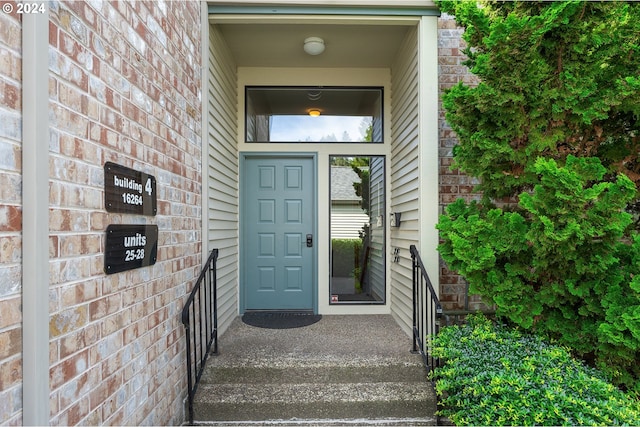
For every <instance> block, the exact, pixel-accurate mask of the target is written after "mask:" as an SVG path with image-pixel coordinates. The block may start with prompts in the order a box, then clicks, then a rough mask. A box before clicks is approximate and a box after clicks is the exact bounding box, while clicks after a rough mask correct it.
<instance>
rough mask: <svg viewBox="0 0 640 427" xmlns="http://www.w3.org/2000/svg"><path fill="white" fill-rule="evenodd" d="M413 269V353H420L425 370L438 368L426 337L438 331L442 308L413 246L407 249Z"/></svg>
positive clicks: (434, 334) (418, 254)
mask: <svg viewBox="0 0 640 427" xmlns="http://www.w3.org/2000/svg"><path fill="white" fill-rule="evenodd" d="M409 249H410V252H411V264H412V269H413V350H412V351H413V352H414V353H420V355H421V356H422V361H423V362H424V365H425V367H426V368H427V370H429V371H432V370H433V369H434V368H435V367H437V366H438V362H439V360H438V359H436V358H434V357H433V355H432V354H431V352H430V351H429V348H428V347H429V343H428V337H434V336H436V335H437V334H438V332H439V330H440V319H441V318H442V306H441V305H440V301H439V300H438V295H437V294H436V292H435V290H434V289H433V285H432V284H431V280H430V279H429V275H428V274H427V270H426V269H425V268H424V264H423V263H422V259H421V258H420V253H419V252H418V249H417V248H416V247H415V245H411V246H410V247H409Z"/></svg>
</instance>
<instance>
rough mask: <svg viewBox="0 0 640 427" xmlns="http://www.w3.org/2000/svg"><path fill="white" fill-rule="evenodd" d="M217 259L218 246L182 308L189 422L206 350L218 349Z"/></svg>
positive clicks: (210, 352) (205, 357)
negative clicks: (185, 347)
mask: <svg viewBox="0 0 640 427" xmlns="http://www.w3.org/2000/svg"><path fill="white" fill-rule="evenodd" d="M217 259H218V249H214V250H212V251H211V254H210V255H209V258H208V259H207V263H206V264H205V266H204V267H203V268H202V272H201V273H200V277H198V281H197V282H196V284H195V286H194V287H193V289H192V290H191V294H190V295H189V298H187V302H186V303H185V305H184V308H183V309H182V324H183V325H184V328H185V337H186V340H187V386H188V399H189V402H188V404H189V407H188V411H189V414H188V416H189V424H191V425H192V424H193V398H194V396H195V395H196V390H198V383H199V382H200V377H201V376H202V373H203V372H204V367H205V362H206V361H207V358H208V357H209V354H217V353H218V309H217V305H218V304H217V290H216V288H217V279H216V261H217ZM212 348H213V350H212Z"/></svg>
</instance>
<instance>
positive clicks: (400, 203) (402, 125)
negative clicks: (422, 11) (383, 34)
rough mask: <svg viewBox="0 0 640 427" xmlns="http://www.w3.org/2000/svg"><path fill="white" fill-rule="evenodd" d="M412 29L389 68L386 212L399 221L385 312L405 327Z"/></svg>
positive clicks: (415, 202)
mask: <svg viewBox="0 0 640 427" xmlns="http://www.w3.org/2000/svg"><path fill="white" fill-rule="evenodd" d="M417 35H418V28H412V29H411V30H410V31H409V32H408V33H407V36H406V38H405V40H404V42H403V44H402V47H401V49H400V51H399V53H398V56H397V57H396V61H395V63H394V64H393V66H392V68H391V141H392V145H391V182H390V190H391V206H390V211H391V212H400V213H401V214H402V223H401V226H400V227H398V228H392V229H391V247H392V248H400V253H399V261H398V262H395V263H391V264H390V265H391V284H390V285H391V312H392V314H393V315H394V316H395V317H396V319H397V320H398V322H399V323H400V325H401V326H402V327H403V328H405V330H407V331H409V330H410V325H411V323H412V303H411V301H412V295H411V294H412V289H411V284H412V271H411V255H410V253H409V246H410V245H413V244H415V245H418V243H419V242H418V236H419V232H420V201H419V200H420V173H419V151H420V147H419V141H420V135H419V130H420V126H419V120H420V116H419V111H420V109H419V99H420V97H419V90H420V85H419V72H418V66H419V52H418V37H417Z"/></svg>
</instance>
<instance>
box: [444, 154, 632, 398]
mask: <svg viewBox="0 0 640 427" xmlns="http://www.w3.org/2000/svg"><path fill="white" fill-rule="evenodd" d="M530 173H532V174H534V175H535V176H537V177H538V178H537V179H538V183H537V184H536V185H535V187H534V188H533V189H532V191H530V192H524V193H522V194H520V196H519V204H518V205H517V206H513V207H512V208H511V211H507V210H503V209H498V208H494V207H492V206H490V205H481V204H478V203H471V204H469V205H467V204H466V203H464V201H462V200H460V201H458V202H456V203H454V204H452V205H450V206H449V207H448V208H447V214H446V215H444V216H442V218H441V219H440V223H439V224H438V228H439V229H440V231H441V234H440V235H441V238H442V244H441V245H440V246H439V250H440V254H441V255H442V258H443V259H444V260H445V261H446V262H447V264H448V265H449V267H450V268H451V269H453V270H455V271H457V272H459V273H460V274H462V275H463V276H464V277H465V278H466V279H467V280H468V281H469V285H470V290H471V292H473V293H477V294H480V295H482V296H483V298H484V299H485V301H486V302H488V303H494V304H495V305H496V309H497V314H498V315H499V316H503V317H506V318H508V319H509V320H510V321H512V322H514V323H516V324H517V325H518V326H521V327H523V328H526V329H532V330H534V331H536V332H538V333H541V334H543V335H544V336H546V337H550V338H554V339H557V340H559V342H560V343H561V344H563V345H567V346H569V347H571V348H572V349H573V350H574V351H575V352H576V353H577V354H579V355H581V356H583V357H585V358H590V359H595V361H596V363H597V364H598V366H599V367H600V368H601V369H602V370H603V371H605V372H606V373H607V374H608V375H610V377H611V379H612V380H614V381H615V382H616V384H624V385H625V386H627V387H628V388H630V389H635V390H636V392H640V381H639V379H640V365H639V364H638V362H637V361H638V360H640V237H639V236H638V235H637V233H634V232H627V231H628V227H629V226H630V225H631V223H632V218H631V215H630V214H629V213H627V212H625V209H624V208H625V206H626V204H627V203H629V202H630V201H631V200H632V199H633V198H634V197H635V196H636V190H635V186H634V184H633V183H632V182H631V181H630V180H629V179H628V178H627V177H626V176H624V175H618V177H617V179H616V180H615V181H613V182H605V181H603V179H604V176H605V174H606V170H605V168H604V167H603V166H602V165H601V163H600V161H599V160H598V159H597V158H585V157H582V158H576V157H573V156H569V157H568V158H567V161H566V164H564V165H561V164H558V163H557V162H556V161H555V160H553V159H543V158H539V159H538V160H537V161H536V162H535V164H534V166H532V168H531V171H530ZM626 232H627V233H626ZM625 233H626V234H625Z"/></svg>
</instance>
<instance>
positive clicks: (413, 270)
mask: <svg viewBox="0 0 640 427" xmlns="http://www.w3.org/2000/svg"><path fill="white" fill-rule="evenodd" d="M409 251H410V252H411V278H412V279H411V280H412V288H413V291H412V292H413V298H412V303H413V304H412V305H413V325H412V328H411V332H412V334H413V350H412V352H413V353H417V352H418V345H417V341H416V339H417V337H416V332H417V331H416V328H417V323H416V322H417V317H418V307H417V299H418V283H417V273H416V254H415V246H414V245H411V247H410V248H409Z"/></svg>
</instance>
